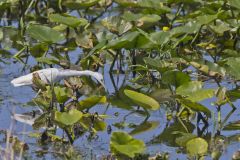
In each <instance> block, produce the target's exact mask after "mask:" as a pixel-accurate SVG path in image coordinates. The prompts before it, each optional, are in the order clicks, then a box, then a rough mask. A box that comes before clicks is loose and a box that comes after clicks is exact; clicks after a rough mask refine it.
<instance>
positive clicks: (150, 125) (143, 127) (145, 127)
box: [129, 121, 159, 135]
mask: <svg viewBox="0 0 240 160" xmlns="http://www.w3.org/2000/svg"><path fill="white" fill-rule="evenodd" d="M158 125H159V122H158V121H147V122H143V123H141V124H140V125H138V126H137V127H136V128H134V129H133V130H132V131H131V132H130V133H129V134H131V135H135V134H140V133H143V132H146V131H150V130H153V129H155V128H157V127H158Z"/></svg>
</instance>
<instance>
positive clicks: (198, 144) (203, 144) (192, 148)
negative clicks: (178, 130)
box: [186, 138, 208, 156]
mask: <svg viewBox="0 0 240 160" xmlns="http://www.w3.org/2000/svg"><path fill="white" fill-rule="evenodd" d="M186 149H187V152H188V154H189V155H191V156H196V155H198V156H202V155H204V154H205V153H207V151H208V143H207V141H206V140H204V139H203V138H194V139H191V140H190V141H188V142H187V144H186Z"/></svg>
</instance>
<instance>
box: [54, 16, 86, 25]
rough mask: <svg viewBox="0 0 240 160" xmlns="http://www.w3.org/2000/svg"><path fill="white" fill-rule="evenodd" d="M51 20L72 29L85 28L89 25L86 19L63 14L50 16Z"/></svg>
mask: <svg viewBox="0 0 240 160" xmlns="http://www.w3.org/2000/svg"><path fill="white" fill-rule="evenodd" d="M49 20H50V21H51V22H57V23H61V24H65V25H67V26H70V27H78V26H84V25H86V24H87V23H88V21H87V20H86V19H84V18H77V17H74V16H70V15H66V14H65V15H61V14H50V15H49Z"/></svg>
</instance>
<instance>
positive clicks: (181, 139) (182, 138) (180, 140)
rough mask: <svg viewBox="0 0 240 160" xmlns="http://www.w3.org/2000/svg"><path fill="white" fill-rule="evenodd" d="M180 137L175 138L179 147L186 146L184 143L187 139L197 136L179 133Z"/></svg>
mask: <svg viewBox="0 0 240 160" xmlns="http://www.w3.org/2000/svg"><path fill="white" fill-rule="evenodd" d="M179 134H181V136H180V137H178V138H176V143H177V144H178V145H179V146H181V147H186V144H187V142H188V141H189V140H191V139H193V138H196V137H197V136H196V135H194V134H191V133H182V132H181V133H179Z"/></svg>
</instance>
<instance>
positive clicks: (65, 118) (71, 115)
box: [55, 109, 83, 126]
mask: <svg viewBox="0 0 240 160" xmlns="http://www.w3.org/2000/svg"><path fill="white" fill-rule="evenodd" d="M82 115H83V114H82V112H80V111H78V110H76V109H72V110H70V111H69V112H58V111H56V112H55V120H56V121H57V122H59V123H61V124H64V125H67V126H68V125H73V124H74V123H76V122H78V121H79V120H80V119H81V118H82Z"/></svg>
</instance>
